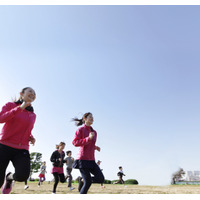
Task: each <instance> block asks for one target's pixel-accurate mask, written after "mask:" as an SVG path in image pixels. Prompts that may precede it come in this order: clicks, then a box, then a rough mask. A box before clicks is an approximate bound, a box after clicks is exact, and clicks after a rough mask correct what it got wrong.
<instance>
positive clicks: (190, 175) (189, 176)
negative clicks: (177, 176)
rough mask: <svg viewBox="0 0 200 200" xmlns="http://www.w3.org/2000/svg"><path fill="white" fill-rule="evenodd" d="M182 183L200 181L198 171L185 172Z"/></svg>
mask: <svg viewBox="0 0 200 200" xmlns="http://www.w3.org/2000/svg"><path fill="white" fill-rule="evenodd" d="M183 180H184V181H200V171H185V175H183Z"/></svg>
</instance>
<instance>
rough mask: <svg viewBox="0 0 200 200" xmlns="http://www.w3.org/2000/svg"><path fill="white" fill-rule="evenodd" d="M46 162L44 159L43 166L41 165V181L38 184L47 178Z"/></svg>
mask: <svg viewBox="0 0 200 200" xmlns="http://www.w3.org/2000/svg"><path fill="white" fill-rule="evenodd" d="M46 172H47V171H46V162H45V161H44V162H43V163H42V166H41V167H40V174H39V178H40V179H39V183H38V186H40V185H41V183H42V182H44V181H45V180H46V178H45V173H46Z"/></svg>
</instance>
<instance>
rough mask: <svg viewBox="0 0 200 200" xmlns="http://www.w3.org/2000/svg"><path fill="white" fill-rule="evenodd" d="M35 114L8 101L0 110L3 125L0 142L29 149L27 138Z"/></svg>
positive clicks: (29, 135) (29, 134)
mask: <svg viewBox="0 0 200 200" xmlns="http://www.w3.org/2000/svg"><path fill="white" fill-rule="evenodd" d="M35 119H36V115H35V113H33V112H29V111H27V110H26V109H24V110H22V109H21V108H20V107H19V105H17V104H16V103H14V102H8V103H7V104H6V105H4V106H3V108H2V110H1V112H0V123H4V126H3V128H2V130H1V133H0V143H1V144H4V145H7V146H10V147H12V148H16V149H26V150H29V139H30V137H32V134H31V131H32V129H33V126H34V123H35Z"/></svg>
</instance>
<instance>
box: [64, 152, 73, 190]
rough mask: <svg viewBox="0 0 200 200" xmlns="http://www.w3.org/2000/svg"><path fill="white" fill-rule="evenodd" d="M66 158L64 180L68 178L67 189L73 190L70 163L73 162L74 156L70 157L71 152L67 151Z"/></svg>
mask: <svg viewBox="0 0 200 200" xmlns="http://www.w3.org/2000/svg"><path fill="white" fill-rule="evenodd" d="M66 153H67V158H66V159H65V161H66V164H67V177H66V180H67V179H68V178H69V180H68V187H69V191H71V190H74V189H75V188H74V187H72V175H71V173H72V164H73V163H74V158H72V157H71V156H72V152H71V151H67V152H66Z"/></svg>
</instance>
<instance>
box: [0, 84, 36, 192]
mask: <svg viewBox="0 0 200 200" xmlns="http://www.w3.org/2000/svg"><path fill="white" fill-rule="evenodd" d="M35 98H36V94H35V91H34V90H33V89H32V88H30V87H26V88H24V89H22V91H21V92H20V98H19V99H18V101H16V102H8V103H7V104H5V105H4V106H3V108H2V110H1V112H0V123H4V126H3V128H2V130H1V133H0V162H1V164H0V187H1V190H2V193H3V194H9V193H10V192H11V190H12V182H13V180H14V181H20V182H24V181H26V180H27V179H28V177H29V175H30V155H29V142H30V143H31V144H33V145H34V144H35V138H34V137H33V135H32V134H31V131H32V129H33V126H34V123H35V119H36V115H35V113H34V111H33V107H32V106H31V103H32V102H33V101H34V100H35ZM10 161H11V162H12V164H13V166H14V168H15V173H11V172H9V173H8V174H7V175H6V178H5V172H6V168H7V167H8V164H9V162H10ZM3 183H4V184H3ZM2 185H3V186H2Z"/></svg>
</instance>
